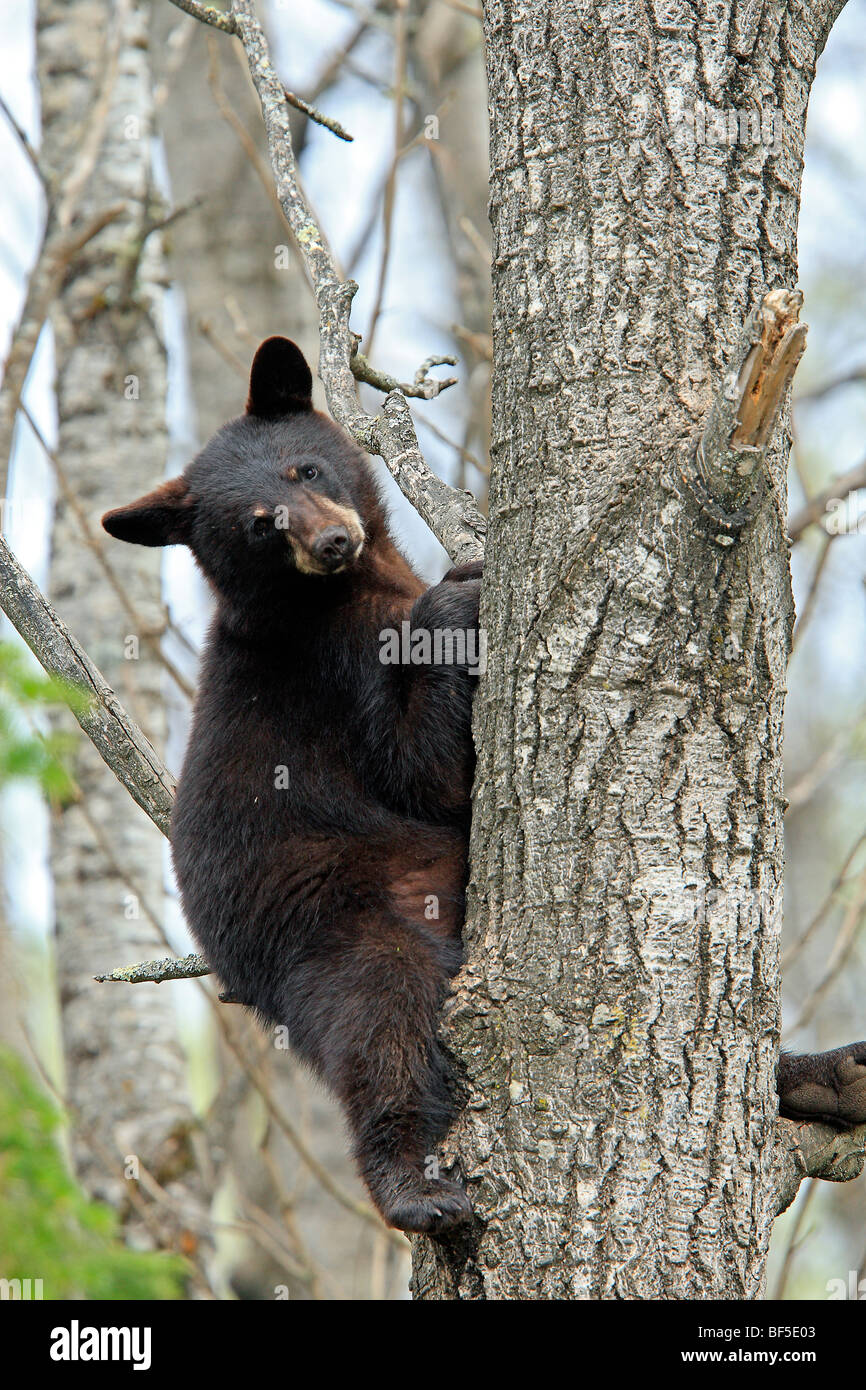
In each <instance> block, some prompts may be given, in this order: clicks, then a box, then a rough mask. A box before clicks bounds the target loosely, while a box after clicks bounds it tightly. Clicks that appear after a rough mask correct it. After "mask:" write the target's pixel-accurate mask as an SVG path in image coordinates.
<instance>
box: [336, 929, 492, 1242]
mask: <svg viewBox="0 0 866 1390" xmlns="http://www.w3.org/2000/svg"><path fill="white" fill-rule="evenodd" d="M458 966H459V944H458V943H457V942H454V941H450V942H443V941H438V940H436V939H435V938H430V937H428V938H426V939H425V936H424V934H423V933H420V932H419V931H418V930H417V928H416V927H415V926H414V924H412V923H410V922H407V921H405V920H404V921H401V920H400V919H398V918H391V919H390V920H388V919H387V918H386V919H384V920H383V919H382V918H379V919H378V920H377V921H376V922H375V923H373V924H368V925H367V927H366V928H365V930H364V931H363V934H362V935H361V937H360V938H359V939H358V940H357V942H356V944H355V945H354V946H353V947H352V948H351V949H349V950H347V951H346V952H345V953H344V954H343V956H342V958H341V959H340V960H339V961H334V960H330V961H328V962H327V964H326V965H325V969H324V972H323V973H322V974H320V975H319V976H318V980H317V986H316V993H317V996H318V997H317V999H316V1004H315V1008H316V1012H317V1014H320V1011H323V1010H324V1011H327V1013H326V1016H327V1017H328V1018H329V1026H328V1028H327V1032H326V1034H325V1036H324V1037H323V1039H322V1041H321V1043H320V1046H319V1049H318V1051H319V1058H320V1060H321V1066H322V1070H323V1072H324V1074H325V1077H326V1079H327V1080H328V1081H329V1083H330V1085H331V1086H332V1087H333V1089H334V1090H335V1091H336V1093H337V1096H338V1097H339V1099H340V1100H341V1101H342V1103H343V1106H344V1108H345V1111H346V1114H347V1117H348V1120H349V1124H350V1126H351V1130H352V1136H353V1139H354V1153H355V1158H356V1160H357V1163H358V1167H359V1170H360V1173H361V1176H362V1178H363V1179H364V1182H365V1183H366V1184H367V1187H368V1188H369V1191H370V1195H371V1197H372V1198H373V1201H374V1202H375V1204H376V1206H377V1207H378V1209H379V1211H380V1212H381V1213H382V1216H383V1217H384V1219H385V1221H386V1222H387V1223H388V1225H389V1226H395V1227H396V1228H397V1229H398V1230H402V1231H425V1232H428V1233H430V1234H436V1233H440V1232H442V1231H445V1230H447V1229H449V1227H451V1226H454V1225H457V1224H458V1223H459V1222H462V1221H465V1220H467V1219H468V1218H469V1217H470V1216H471V1207H470V1205H469V1199H468V1198H467V1196H466V1193H465V1192H464V1191H463V1189H462V1188H461V1187H459V1186H458V1185H457V1184H456V1183H452V1182H447V1181H445V1180H444V1179H442V1178H439V1177H438V1176H437V1174H436V1154H435V1147H436V1144H437V1143H438V1141H439V1140H441V1139H442V1138H443V1136H444V1134H445V1132H446V1131H447V1129H448V1125H449V1123H450V1120H451V1118H452V1116H453V1114H454V1111H455V1102H454V1097H453V1088H452V1084H451V1080H450V1075H449V1068H448V1063H447V1059H446V1056H445V1053H444V1051H443V1049H442V1047H441V1045H440V1044H439V1042H438V1041H437V1038H436V1018H437V1014H438V1010H439V1007H440V1005H441V1002H442V999H443V998H444V995H445V990H446V987H447V982H448V979H449V977H450V976H451V975H453V974H454V972H455V971H456V969H457V968H458ZM320 1016H321V1014H320Z"/></svg>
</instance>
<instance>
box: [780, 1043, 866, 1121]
mask: <svg viewBox="0 0 866 1390" xmlns="http://www.w3.org/2000/svg"><path fill="white" fill-rule="evenodd" d="M776 1086H777V1089H778V1092H779V1110H780V1113H781V1114H783V1115H787V1116H788V1117H789V1118H791V1119H795V1120H796V1119H800V1120H804V1119H808V1120H828V1121H829V1122H830V1123H832V1124H842V1125H852V1124H863V1123H864V1122H866V1042H858V1043H849V1044H848V1046H847V1047H837V1048H836V1049H835V1050H834V1051H832V1052H813V1053H807V1054H805V1055H803V1056H794V1055H792V1054H790V1053H787V1052H783V1053H782V1055H781V1057H780V1058H779V1066H778V1070H777V1072H776Z"/></svg>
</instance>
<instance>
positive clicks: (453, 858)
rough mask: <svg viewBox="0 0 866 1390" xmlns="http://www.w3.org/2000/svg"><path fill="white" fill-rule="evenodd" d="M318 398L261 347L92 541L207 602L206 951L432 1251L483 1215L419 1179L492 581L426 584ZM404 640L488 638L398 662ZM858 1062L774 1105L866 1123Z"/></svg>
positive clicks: (445, 1071) (437, 1096) (182, 874)
mask: <svg viewBox="0 0 866 1390" xmlns="http://www.w3.org/2000/svg"><path fill="white" fill-rule="evenodd" d="M311 397H312V376H311V373H310V369H309V367H308V365H307V363H306V361H305V360H304V357H303V356H302V354H301V352H300V350H299V349H298V348H297V347H296V346H295V344H294V343H291V342H289V341H288V340H287V339H285V338H269V339H267V341H266V342H264V343H262V345H261V347H260V348H259V349H258V352H257V353H256V355H255V359H254V361H253V365H252V372H251V376H250V386H249V397H248V400H247V406H246V413H245V414H244V415H242V416H240V417H239V418H237V419H234V420H230V421H229V422H228V424H226V425H224V426H223V428H222V429H221V430H219V431H218V433H217V434H216V435H215V436H214V438H213V439H212V440H211V441H210V442H209V443H208V444H207V446H206V447H205V448H204V449H203V450H202V452H201V453H200V454H199V455H198V456H197V457H196V458H195V459H194V460H193V462H192V463H191V464H190V465H189V466H188V468H187V469H186V471H185V472H184V473H183V475H182V476H181V477H179V478H176V479H174V480H173V481H171V482H167V483H164V484H163V485H162V486H160V487H158V488H156V489H155V490H154V491H153V492H151V493H149V494H148V495H147V496H145V497H142V498H140V499H139V500H138V501H136V502H133V503H131V504H130V505H129V506H126V507H120V508H118V509H117V510H115V511H111V512H108V513H107V514H106V516H105V517H104V518H103V525H104V526H105V528H106V530H107V531H108V532H109V533H110V534H111V535H112V536H116V537H118V538H119V539H121V540H124V541H130V542H133V543H136V544H138V545H187V546H189V548H190V549H191V551H192V553H193V555H194V556H195V558H196V560H197V562H198V564H199V566H200V568H201V570H202V571H203V572H204V574H205V576H206V577H207V579H208V580H209V581H210V584H211V587H212V589H213V591H214V594H215V597H216V612H215V615H214V618H213V622H212V625H211V628H210V632H209V636H208V640H207V644H206V648H205V651H204V653H203V657H202V665H201V671H200V676H199V688H198V696H197V700H196V706H195V712H194V717H193V725H192V731H191V734H190V739H189V746H188V749H187V753H186V758H185V761H184V766H183V771H182V774H181V778H180V784H179V787H178V793H177V799H176V802H175V807H174V813H173V817H172V852H173V858H174V865H175V870H176V874H177V881H178V884H179V887H180V893H181V898H182V903H183V909H184V913H185V916H186V920H187V922H188V923H189V925H190V928H191V930H192V932H193V935H194V936H195V938H196V940H197V942H198V944H199V945H200V947H201V949H202V951H203V952H204V954H205V956H206V957H207V959H208V961H209V962H210V964H211V966H212V967H213V969H214V971H215V973H216V975H217V976H218V977H219V979H220V980H221V981H222V983H223V985H224V986H225V987H226V989H227V991H228V993H229V995H230V997H232V998H233V999H236V1000H238V1001H240V1002H242V1003H245V1004H247V1005H249V1006H250V1007H251V1008H253V1009H255V1011H256V1012H257V1014H258V1015H259V1016H260V1018H261V1019H262V1020H264V1021H266V1022H267V1023H268V1024H271V1025H284V1026H285V1027H286V1028H287V1030H288V1036H289V1040H290V1043H291V1046H292V1047H293V1048H294V1049H295V1051H296V1052H297V1054H298V1055H299V1056H300V1057H301V1058H303V1059H304V1060H305V1061H306V1062H307V1063H309V1065H310V1066H311V1067H312V1068H313V1069H314V1070H315V1071H316V1072H317V1073H318V1075H319V1076H320V1077H321V1078H322V1079H323V1080H324V1082H325V1083H326V1084H327V1085H328V1086H329V1087H330V1088H331V1089H332V1090H333V1091H334V1093H335V1094H336V1095H337V1096H338V1098H339V1099H340V1101H341V1102H342V1105H343V1108H344V1111H345V1114H346V1116H347V1119H348V1123H349V1127H350V1130H351V1134H352V1140H353V1146H354V1153H355V1158H356V1161H357V1164H358V1168H359V1170H360V1173H361V1176H362V1177H363V1179H364V1181H365V1183H366V1184H367V1187H368V1189H369V1191H370V1195H371V1197H372V1199H373V1201H374V1203H375V1204H376V1206H377V1207H378V1209H379V1211H380V1212H381V1214H382V1216H383V1217H384V1219H385V1221H386V1222H387V1223H388V1224H389V1225H392V1226H395V1227H397V1228H399V1229H401V1230H404V1231H426V1232H430V1233H434V1234H438V1233H441V1232H443V1231H445V1230H447V1229H448V1228H449V1227H451V1226H454V1225H455V1224H457V1223H459V1222H461V1221H464V1220H466V1219H467V1218H468V1217H469V1216H470V1214H471V1212H470V1206H469V1202H468V1199H467V1197H466V1194H465V1192H464V1191H463V1189H462V1188H461V1187H460V1186H458V1185H457V1184H455V1183H451V1182H446V1181H445V1180H443V1179H440V1178H439V1177H436V1176H428V1173H430V1172H431V1171H432V1172H435V1165H431V1162H430V1160H431V1159H432V1158H433V1156H434V1154H435V1149H436V1145H437V1143H438V1142H439V1141H440V1140H441V1139H442V1137H443V1136H444V1134H445V1132H446V1130H447V1128H448V1125H449V1123H450V1121H451V1119H452V1117H453V1114H454V1111H455V1095H454V1087H453V1083H452V1079H451V1073H450V1070H449V1066H448V1060H447V1057H446V1054H445V1052H444V1049H443V1048H442V1046H441V1044H440V1042H439V1041H438V1038H437V1032H436V1023H437V1014H438V1011H439V1008H440V1006H441V1004H442V1001H443V999H444V997H445V994H446V991H447V988H448V982H449V980H450V979H451V977H452V976H453V975H454V974H455V973H456V971H457V969H458V968H459V966H460V962H461V945H460V932H461V926H462V922H463V912H464V888H465V883H466V875H467V846H468V831H469V818H470V795H471V790H472V777H473V772H474V753H473V747H472V740H471V733H470V722H471V707H472V697H473V694H474V689H475V686H476V683H477V682H476V676H475V674H474V673H473V671H472V669H471V668H470V665H469V663H468V659H467V660H464V659H462V657H461V650H462V651H463V655H464V656H467V655H468V653H467V649H469V650H474V651H476V652H477V650H478V646H477V637H478V601H479V590H480V574H481V567H480V565H469V566H463V567H460V568H456V569H452V570H450V571H449V572H448V573H447V574H446V575H445V578H444V579H443V580H442V581H441V582H440V583H438V584H434V585H433V586H432V587H427V586H426V585H425V584H424V583H423V582H422V581H421V580H420V579H419V578H418V577H417V575H416V574H415V573H414V572H413V570H412V569H411V568H410V566H409V565H408V564H407V562H406V560H405V559H404V557H403V556H402V555H401V553H400V552H399V550H398V549H397V547H396V545H395V544H394V542H393V540H392V539H391V537H390V535H389V532H388V525H387V518H386V514H385V511H384V508H383V505H382V503H381V501H380V498H379V496H378V493H377V489H376V485H375V482H374V480H373V477H372V474H371V472H370V469H369V467H368V464H367V461H366V459H365V457H364V455H363V454H362V453H361V452H360V450H359V449H358V448H357V447H356V446H355V445H354V444H353V443H352V442H351V440H350V439H349V438H348V436H347V435H346V434H345V433H344V432H343V431H342V430H341V429H340V428H339V427H338V426H337V425H336V424H334V423H333V422H332V421H331V420H329V419H328V418H327V417H326V416H324V415H322V414H321V413H319V412H318V411H315V410H314V409H313V406H312V399H311ZM404 623H408V625H409V628H408V631H409V632H410V633H416V632H420V633H428V634H429V633H431V632H432V633H435V632H437V631H439V632H442V631H444V630H450V631H451V632H452V633H455V632H456V633H464V634H469V635H471V636H472V637H474V639H475V641H474V644H473V643H472V642H470V641H467V642H465V643H464V644H463V647H462V649H461V644H460V643H459V642H456V643H454V646H453V648H452V653H451V654H452V656H454V655H455V653H456V658H457V659H452V660H450V661H448V660H445V661H439V662H438V663H435V662H434V663H430V664H423V665H421V664H419V665H416V664H390V663H385V662H383V661H382V660H381V659H380V658H381V650H382V634H383V632H385V631H386V630H387V631H392V632H393V631H394V630H396V631H397V632H402V631H405V629H403V627H402V625H403V624H404ZM864 1063H866V1044H856V1045H854V1046H853V1047H850V1048H843V1049H840V1050H839V1052H838V1053H824V1054H821V1055H820V1056H818V1057H789V1058H785V1057H783V1058H782V1060H781V1062H780V1066H779V1090H780V1094H781V1097H782V1108H783V1110H784V1111H786V1113H789V1114H805V1115H810V1116H818V1115H820V1116H826V1117H832V1118H834V1119H836V1120H839V1121H848V1122H851V1121H855V1120H862V1119H866V1065H864Z"/></svg>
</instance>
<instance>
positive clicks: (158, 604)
mask: <svg viewBox="0 0 866 1390" xmlns="http://www.w3.org/2000/svg"><path fill="white" fill-rule="evenodd" d="M147 10H148V6H147V5H146V4H143V3H138V4H137V3H133V2H132V0H116V3H115V0H40V4H39V7H38V18H37V25H38V28H37V62H38V72H39V81H40V88H41V95H42V120H43V143H42V151H41V156H42V158H43V160H44V161H45V164H46V166H47V168H48V170H49V171H50V172H51V173H57V171H60V170H62V169H64V168H67V167H69V166H70V164H71V163H72V162H73V161H74V159H75V157H76V153H77V150H76V141H77V138H78V134H79V131H80V129H81V128H82V123H83V122H84V121H85V119H86V112H87V110H88V108H89V106H91V105H92V103H93V101H94V93H95V92H96V90H97V86H98V83H99V81H100V78H101V75H102V74H103V73H104V72H105V69H106V64H107V61H108V60H107V55H108V54H110V53H111V51H112V50H114V51H115V52H116V55H117V59H116V77H115V80H114V82H113V84H112V86H111V88H110V91H109V92H108V93H107V94H106V95H107V100H108V107H107V113H106V119H105V121H104V131H103V134H102V139H101V142H100V145H99V146H98V149H97V150H96V151H95V154H96V158H95V159H94V162H93V169H92V172H91V173H90V175H89V177H88V178H87V180H86V184H85V186H84V187H83V189H82V192H81V196H80V203H79V209H80V215H81V216H82V217H85V218H90V217H91V216H93V215H94V214H96V213H98V212H99V210H100V209H101V208H103V207H105V206H118V205H120V206H121V207H122V209H123V211H122V214H121V215H120V216H119V217H118V218H117V219H116V220H115V221H114V222H113V223H112V224H111V225H110V226H108V227H106V228H105V229H104V230H103V231H102V232H100V233H99V235H98V236H97V237H95V238H94V239H93V241H92V242H91V243H90V245H89V247H88V249H87V252H86V253H83V254H82V255H80V256H79V257H78V258H77V259H76V261H75V263H74V265H73V266H72V268H71V270H70V271H69V273H68V275H67V277H66V279H65V281H64V283H63V288H62V292H61V293H60V295H59V297H58V298H57V299H56V300H55V302H54V304H53V308H52V315H51V322H52V326H53V329H54V335H55V344H56V357H57V382H56V385H57V402H58V415H59V443H58V455H59V457H60V458H61V459H62V461H63V464H64V466H65V469H66V473H67V475H68V477H69V478H70V480H71V482H72V485H73V487H74V488H75V489H76V491H77V494H78V497H79V499H80V501H81V503H82V504H83V506H84V508H85V510H86V512H87V514H88V516H89V517H90V518H91V519H92V520H93V521H94V522H97V521H98V517H99V515H100V513H101V512H102V511H103V510H104V509H106V508H107V507H109V506H110V505H114V504H115V503H116V502H117V499H118V497H129V496H135V495H136V494H137V493H139V492H141V491H144V490H146V489H147V488H148V487H149V486H152V485H154V484H155V483H156V482H157V481H158V480H159V479H160V478H161V477H162V476H163V473H164V469H165V447H166V427H165V396H166V381H165V353H164V346H163V342H162V337H161V328H160V319H161V304H160V281H161V277H162V273H163V272H162V267H161V263H160V259H159V249H158V246H157V245H155V244H154V241H153V239H151V240H150V241H148V242H146V243H145V244H143V243H142V235H141V233H142V228H143V227H144V226H145V225H146V223H147V220H148V217H149V215H150V214H151V213H152V211H153V209H152V207H151V206H150V204H149V198H150V194H151V192H152V187H151V181H152V170H151V165H150V143H149V142H150V137H151V117H152V105H151V77H150V69H149V62H148V51H147V38H146V26H145V18H146V12H147ZM114 563H115V565H116V570H117V573H118V575H119V576H120V578H121V580H122V582H123V583H124V584H125V585H126V586H127V588H128V590H129V592H131V593H133V594H134V595H135V598H136V603H137V604H138V605H139V608H140V611H141V613H142V614H143V615H144V618H145V621H147V622H148V624H149V625H150V626H151V627H152V628H153V629H154V630H157V631H158V630H159V628H160V626H161V624H162V622H163V619H164V614H163V605H162V599H161V591H160V566H161V556H160V553H159V552H158V551H153V552H150V551H147V550H143V549H139V548H137V547H129V548H128V553H127V552H124V554H122V555H118V556H117V557H116V558H115V560H114ZM50 592H51V598H52V600H53V602H54V603H55V604H56V606H57V608H58V609H59V611H60V613H61V614H62V616H63V617H64V618H65V619H66V620H67V622H68V623H69V624H70V626H71V627H72V629H73V630H74V631H75V632H76V633H77V634H79V635H80V636H81V638H82V640H83V642H84V644H85V645H86V646H87V648H88V650H89V651H90V652H91V653H92V655H93V657H94V659H95V661H96V663H97V664H98V666H99V667H100V669H101V670H102V671H104V672H105V674H106V676H107V679H108V680H109V682H110V683H111V685H112V686H114V687H115V688H116V689H117V690H118V692H119V693H120V694H121V695H122V697H123V699H124V700H125V702H126V703H127V704H128V706H129V708H130V711H131V712H132V714H133V717H135V718H137V720H138V722H139V723H140V724H141V726H142V728H143V729H144V730H145V732H146V733H147V734H148V736H149V737H150V738H151V739H152V740H153V741H154V743H155V744H156V746H157V747H162V746H163V744H164V738H165V722H164V713H163V707H164V699H163V689H162V674H163V673H162V667H161V666H160V665H159V663H158V661H157V660H156V658H155V656H154V655H153V653H152V650H151V649H150V648H149V647H148V645H147V644H146V642H145V641H144V640H143V634H142V633H136V632H130V624H129V617H128V615H127V613H126V612H125V611H124V609H123V607H122V606H121V604H120V602H119V600H118V597H117V594H116V593H115V592H114V591H113V590H112V589H111V588H110V586H109V585H107V584H106V582H105V578H104V575H103V574H102V572H101V570H100V568H99V566H98V564H97V562H96V560H95V557H94V555H93V554H92V552H90V551H89V550H88V549H87V548H86V547H85V545H84V544H83V543H82V539H81V535H80V532H79V529H78V526H77V525H76V522H75V518H74V515H73V513H72V511H71V510H70V509H69V508H68V507H67V505H65V503H64V500H63V498H62V497H61V498H59V499H58V505H57V510H56V516H55V521H54V526H53V532H52V569H51V590H50ZM129 637H132V638H137V639H138V641H139V643H140V646H139V649H138V652H137V653H134V652H133V649H132V648H130V647H126V646H125V643H126V639H127V638H129ZM129 655H133V657H134V659H126V657H127V656H129ZM73 771H74V775H75V777H76V780H77V782H78V784H79V786H80V788H81V792H82V800H81V804H80V805H74V806H71V807H69V808H68V809H66V810H65V811H64V812H63V813H62V814H61V815H60V816H59V817H58V818H57V819H56V821H55V823H54V825H53V833H52V870H53V876H54V895H55V911H56V922H57V974H58V987H59V993H60V1000H61V1009H62V1031H63V1043H64V1055H65V1063H66V1093H67V1098H68V1100H69V1103H70V1106H71V1119H72V1150H73V1157H74V1161H75V1166H76V1170H77V1173H78V1176H79V1178H80V1179H81V1180H82V1182H83V1183H84V1185H85V1187H86V1188H87V1189H88V1190H89V1191H90V1192H92V1193H95V1194H97V1195H99V1196H101V1197H103V1198H106V1199H107V1200H109V1201H110V1202H112V1204H113V1205H114V1206H115V1207H117V1208H118V1209H119V1210H120V1212H121V1216H122V1219H123V1220H124V1222H125V1227H126V1232H127V1237H128V1239H130V1240H133V1241H134V1242H135V1243H136V1244H153V1243H158V1244H167V1245H172V1244H174V1245H177V1244H178V1243H179V1242H181V1241H184V1242H185V1243H186V1248H187V1249H189V1248H190V1244H189V1242H190V1240H191V1237H190V1236H189V1234H187V1235H186V1236H184V1231H187V1232H188V1231H189V1229H190V1228H191V1229H192V1230H198V1229H199V1228H200V1220H199V1215H200V1204H201V1203H202V1202H204V1203H205V1204H206V1200H207V1194H206V1192H205V1190H204V1187H203V1184H202V1181H201V1177H200V1175H199V1173H198V1171H197V1170H196V1168H195V1164H194V1160H193V1156H192V1146H191V1138H190V1134H191V1130H192V1128H193V1124H194V1119H193V1114H192V1111H191V1107H190V1103H189V1100H188V1096H187V1088H186V1061H185V1056H184V1051H183V1048H182V1045H181V1042H180V1038H179V1035H178V1020H177V1014H176V1010H175V1006H174V1002H173V1000H172V996H171V993H170V991H168V990H157V989H155V988H153V987H145V988H142V989H141V990H128V991H127V992H126V993H124V994H123V995H117V996H114V995H113V996H112V997H111V999H108V998H107V997H106V994H105V991H104V989H102V988H101V987H100V986H99V985H97V984H95V983H94V980H93V976H94V975H95V974H96V973H97V972H98V971H99V970H101V969H103V970H104V969H105V968H106V966H110V965H111V964H112V963H113V962H115V961H118V960H120V961H125V960H130V959H133V960H134V959H136V958H138V957H139V956H141V955H148V954H154V953H155V951H154V948H155V947H157V946H162V945H163V943H162V942H161V941H160V939H159V936H158V935H157V933H156V932H155V930H154V929H153V928H152V927H151V926H150V925H149V923H148V919H147V917H146V914H145V912H144V910H143V908H142V907H141V906H140V903H138V902H137V900H136V897H135V896H133V895H132V890H131V885H135V893H136V894H140V895H142V894H143V895H144V897H145V898H146V899H147V900H148V901H151V902H155V903H159V902H161V900H162V888H163V852H164V851H163V838H162V836H161V835H160V834H159V832H158V830H157V829H156V828H155V827H154V826H153V825H151V824H150V822H149V821H148V820H147V818H146V817H145V816H144V815H143V814H142V812H141V811H140V810H139V809H138V808H137V807H136V806H134V805H133V803H132V801H131V800H130V799H129V796H128V795H127V792H126V791H125V790H124V788H123V787H122V786H121V785H120V783H118V782H116V781H115V780H114V779H113V778H112V777H110V776H109V775H108V774H107V773H106V770H105V768H104V767H103V766H102V764H101V762H100V760H99V758H98V756H97V755H96V753H95V750H94V748H93V747H92V746H91V745H90V744H89V743H87V742H86V741H84V740H82V741H81V743H80V746H79V748H78V750H77V753H76V757H75V761H74V768H73ZM168 794H169V792H168V790H166V795H167V796H168ZM94 826H95V827H96V837H95V834H94ZM100 834H101V838H102V839H103V841H104V843H103V845H100V843H99V836H100ZM131 1156H134V1157H136V1158H137V1159H138V1161H139V1164H140V1165H141V1167H142V1168H144V1169H146V1170H147V1171H148V1172H149V1173H150V1174H151V1175H152V1176H153V1177H154V1178H155V1179H156V1180H157V1182H159V1183H160V1184H162V1186H163V1188H164V1189H166V1190H167V1192H168V1194H169V1199H170V1202H171V1205H158V1206H157V1205H154V1206H149V1207H148V1208H147V1210H145V1209H144V1206H143V1204H142V1202H141V1192H142V1190H143V1189H140V1188H139V1187H138V1185H137V1184H136V1183H134V1182H133V1183H127V1182H126V1181H125V1177H124V1163H125V1160H126V1159H127V1158H128V1157H131Z"/></svg>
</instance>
